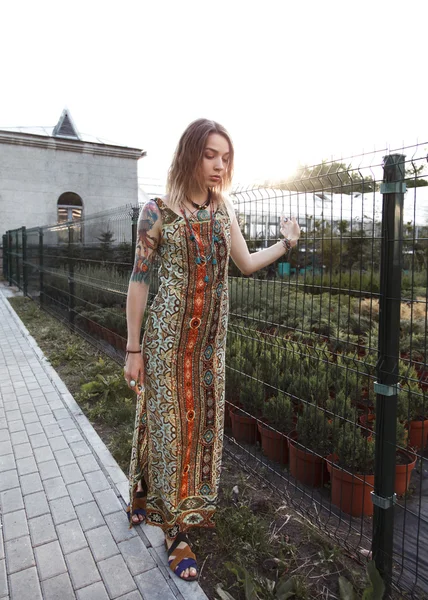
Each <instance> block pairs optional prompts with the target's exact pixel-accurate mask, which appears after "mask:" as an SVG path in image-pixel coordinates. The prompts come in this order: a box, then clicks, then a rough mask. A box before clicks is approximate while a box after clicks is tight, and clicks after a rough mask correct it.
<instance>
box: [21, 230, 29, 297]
mask: <svg viewBox="0 0 428 600" xmlns="http://www.w3.org/2000/svg"><path fill="white" fill-rule="evenodd" d="M22 279H23V292H24V296H28V265H27V228H26V227H25V226H24V227H22Z"/></svg>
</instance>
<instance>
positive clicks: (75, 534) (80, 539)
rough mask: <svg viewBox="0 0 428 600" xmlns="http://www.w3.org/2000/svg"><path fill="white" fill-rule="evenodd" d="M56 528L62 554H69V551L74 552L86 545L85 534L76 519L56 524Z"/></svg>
mask: <svg viewBox="0 0 428 600" xmlns="http://www.w3.org/2000/svg"><path fill="white" fill-rule="evenodd" d="M56 529H57V532H58V537H59V541H60V544H61V548H62V551H63V552H64V554H70V552H75V551H76V550H80V549H81V548H85V547H86V546H87V545H88V542H87V541H86V537H85V534H84V533H83V531H82V528H81V526H80V523H79V521H78V520H77V519H76V520H75V521H68V523H63V524H62V525H58V527H57V528H56Z"/></svg>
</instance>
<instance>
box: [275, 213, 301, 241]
mask: <svg viewBox="0 0 428 600" xmlns="http://www.w3.org/2000/svg"><path fill="white" fill-rule="evenodd" d="M279 229H280V231H281V233H282V235H283V236H284V237H285V238H286V239H287V240H290V242H291V245H292V246H295V245H296V244H297V240H298V239H299V237H300V227H299V224H298V222H297V221H296V217H291V219H288V218H287V217H284V215H282V216H281V219H280V221H279Z"/></svg>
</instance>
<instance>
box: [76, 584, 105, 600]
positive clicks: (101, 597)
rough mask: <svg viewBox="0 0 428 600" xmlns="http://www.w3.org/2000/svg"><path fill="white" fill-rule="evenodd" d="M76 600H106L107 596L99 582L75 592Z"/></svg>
mask: <svg viewBox="0 0 428 600" xmlns="http://www.w3.org/2000/svg"><path fill="white" fill-rule="evenodd" d="M77 600H108V594H107V591H106V588H105V586H104V584H103V583H102V582H101V581H98V582H97V583H93V584H92V585H88V586H87V587H85V588H82V589H81V590H78V591H77Z"/></svg>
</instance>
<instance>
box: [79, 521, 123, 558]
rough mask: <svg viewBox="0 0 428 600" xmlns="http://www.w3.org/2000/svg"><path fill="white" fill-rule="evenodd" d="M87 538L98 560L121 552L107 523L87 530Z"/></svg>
mask: <svg viewBox="0 0 428 600" xmlns="http://www.w3.org/2000/svg"><path fill="white" fill-rule="evenodd" d="M86 538H87V540H88V543H89V546H90V548H91V551H92V554H93V556H94V558H95V561H96V562H98V561H100V560H104V559H105V558H110V556H114V555H115V554H119V548H118V547H117V544H116V542H115V541H114V539H113V537H112V535H111V533H110V531H109V529H108V527H107V526H106V525H103V526H102V527H97V529H90V530H89V531H87V532H86Z"/></svg>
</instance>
